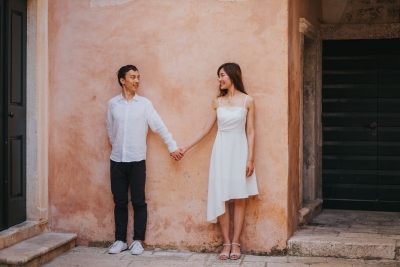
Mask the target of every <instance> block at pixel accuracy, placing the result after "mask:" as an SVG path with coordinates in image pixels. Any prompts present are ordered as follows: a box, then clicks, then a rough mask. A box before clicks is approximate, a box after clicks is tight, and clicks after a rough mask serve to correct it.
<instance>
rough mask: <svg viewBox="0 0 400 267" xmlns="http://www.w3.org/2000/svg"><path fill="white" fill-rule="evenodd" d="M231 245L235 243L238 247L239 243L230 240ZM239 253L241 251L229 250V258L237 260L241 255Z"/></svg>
mask: <svg viewBox="0 0 400 267" xmlns="http://www.w3.org/2000/svg"><path fill="white" fill-rule="evenodd" d="M231 245H236V246H238V247H239V248H240V244H239V243H233V242H232V244H231ZM241 255H242V254H241V253H237V252H231V254H230V255H229V258H230V259H231V260H238V259H240V256H241Z"/></svg>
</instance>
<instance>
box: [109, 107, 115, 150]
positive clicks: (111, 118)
mask: <svg viewBox="0 0 400 267" xmlns="http://www.w3.org/2000/svg"><path fill="white" fill-rule="evenodd" d="M113 122H114V120H113V117H112V113H111V105H110V103H108V107H107V133H108V138H109V139H110V144H111V145H112V144H114V138H115V137H114V132H113Z"/></svg>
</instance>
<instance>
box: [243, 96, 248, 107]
mask: <svg viewBox="0 0 400 267" xmlns="http://www.w3.org/2000/svg"><path fill="white" fill-rule="evenodd" d="M247 97H248V95H246V98H245V99H244V105H243V107H244V108H246V100H247Z"/></svg>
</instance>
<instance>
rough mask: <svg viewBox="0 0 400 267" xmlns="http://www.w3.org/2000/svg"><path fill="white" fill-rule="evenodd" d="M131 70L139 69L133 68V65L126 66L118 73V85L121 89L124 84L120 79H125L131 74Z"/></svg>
mask: <svg viewBox="0 0 400 267" xmlns="http://www.w3.org/2000/svg"><path fill="white" fill-rule="evenodd" d="M130 70H133V71H138V69H137V68H136V67H135V66H133V65H126V66H123V67H121V68H120V69H119V70H118V72H117V76H118V83H119V85H120V86H121V87H122V83H121V81H120V79H121V78H123V79H125V77H126V73H127V72H129V71H130Z"/></svg>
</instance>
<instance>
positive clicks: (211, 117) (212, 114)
mask: <svg viewBox="0 0 400 267" xmlns="http://www.w3.org/2000/svg"><path fill="white" fill-rule="evenodd" d="M217 108H218V102H217V100H216V99H214V100H213V102H212V108H211V111H210V113H209V115H208V116H207V117H208V119H207V121H206V123H205V124H204V126H203V128H202V129H201V130H200V132H199V133H198V134H197V135H196V137H195V138H194V139H193V140H192V141H190V142H189V143H187V144H186V145H185V146H184V147H182V148H180V150H181V154H182V155H184V154H185V153H186V152H187V151H188V150H189V149H191V148H192V147H193V146H195V145H196V144H197V143H198V142H200V141H201V140H202V139H203V138H204V137H205V136H206V135H207V134H208V133H209V132H210V131H211V129H212V127H213V126H214V124H215V121H216V120H217Z"/></svg>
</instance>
